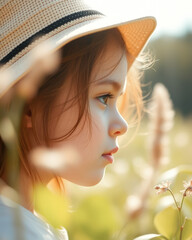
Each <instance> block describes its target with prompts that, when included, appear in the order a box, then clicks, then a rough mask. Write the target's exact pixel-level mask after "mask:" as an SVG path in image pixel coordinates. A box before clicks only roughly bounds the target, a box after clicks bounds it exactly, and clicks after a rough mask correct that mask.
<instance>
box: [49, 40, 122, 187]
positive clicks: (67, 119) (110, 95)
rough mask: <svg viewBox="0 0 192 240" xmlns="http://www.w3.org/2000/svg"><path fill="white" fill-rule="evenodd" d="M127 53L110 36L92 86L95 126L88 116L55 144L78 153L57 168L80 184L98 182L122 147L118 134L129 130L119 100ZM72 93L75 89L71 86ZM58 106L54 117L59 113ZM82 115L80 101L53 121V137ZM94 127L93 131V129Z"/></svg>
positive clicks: (62, 99)
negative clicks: (69, 134)
mask: <svg viewBox="0 0 192 240" xmlns="http://www.w3.org/2000/svg"><path fill="white" fill-rule="evenodd" d="M126 75H127V59H126V54H125V53H124V50H123V49H122V47H121V46H119V44H118V43H117V41H116V40H112V39H110V42H109V44H108V45H107V48H106V50H105V51H104V53H103V54H102V56H101V57H100V58H99V59H98V61H97V62H96V65H95V67H94V69H93V72H92V78H91V85H90V89H89V109H90V116H91V125H89V121H88V119H86V118H85V117H84V118H83V120H82V121H81V122H80V124H79V125H78V127H77V129H76V130H75V132H74V133H73V134H72V135H71V136H70V138H69V139H67V140H63V141H60V142H55V143H53V145H52V146H53V147H56V148H62V149H63V148H65V147H68V146H69V147H70V149H74V150H75V152H76V153H78V158H77V159H76V161H75V162H74V161H71V162H70V161H69V160H68V161H67V162H65V163H63V166H59V167H58V169H56V170H54V171H55V174H57V175H58V176H61V177H63V178H64V179H66V180H69V181H71V182H74V183H76V184H79V185H84V186H89V185H94V184H97V183H98V182H99V181H100V180H101V179H102V177H103V175H104V172H105V167H106V166H107V165H108V164H111V163H113V157H112V156H111V155H112V153H114V152H116V151H117V150H118V143H117V137H118V136H120V135H122V134H124V133H125V132H126V131H127V123H126V122H125V120H124V119H123V118H122V116H121V115H120V113H119V112H118V109H117V101H118V99H119V97H120V96H121V95H122V94H123V92H124V90H125V85H126ZM68 93H69V89H68V88H67V87H65V88H64V90H63V91H62V92H61V93H60V94H59V95H58V97H57V99H56V103H55V104H56V105H55V106H57V104H62V103H63V102H65V96H66V95H67V94H68ZM70 95H71V97H73V92H72V91H71V89H70ZM58 114H60V113H58V109H57V107H55V108H53V112H52V116H58ZM77 117H78V104H76V105H73V106H72V107H71V108H70V109H68V110H67V111H65V112H64V113H62V114H61V115H60V117H59V119H58V120H57V121H56V118H54V117H53V118H52V120H51V125H50V128H51V136H52V137H55V138H57V137H59V136H62V135H63V134H64V133H65V132H66V131H68V130H69V129H71V128H72V127H73V126H74V124H75V123H76V120H77ZM90 130H91V131H90Z"/></svg>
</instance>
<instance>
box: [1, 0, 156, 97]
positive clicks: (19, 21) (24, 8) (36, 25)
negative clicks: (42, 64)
mask: <svg viewBox="0 0 192 240" xmlns="http://www.w3.org/2000/svg"><path fill="white" fill-rule="evenodd" d="M155 26H156V21H155V19H154V18H152V17H148V18H142V19H136V20H131V21H129V20H124V21H122V20H121V21H120V20H118V21H117V20H115V19H110V18H108V17H106V16H104V15H103V14H101V13H99V12H97V11H95V10H94V9H92V8H91V7H90V6H87V5H86V4H84V3H83V1H81V0H43V1H42V0H1V1H0V64H4V65H3V67H2V69H8V70H10V71H11V73H12V79H10V82H9V84H8V85H7V86H6V87H5V89H1V90H0V95H1V93H2V92H3V91H5V90H6V89H8V88H9V87H10V86H11V85H13V84H14V83H15V82H16V81H18V79H19V78H21V77H22V76H23V75H24V74H25V73H26V72H27V70H28V69H29V68H30V62H29V61H28V56H29V53H30V51H31V50H32V48H33V47H34V46H35V45H36V44H37V43H38V42H39V41H42V40H46V39H50V40H52V41H53V43H54V44H53V49H54V50H56V49H58V48H60V47H62V46H63V45H64V44H66V43H67V42H69V41H72V40H74V39H77V38H79V37H81V36H85V35H87V34H91V33H94V32H98V31H103V30H105V29H109V28H114V27H117V28H118V29H119V30H120V32H121V34H122V37H123V38H124V41H125V43H126V47H127V49H128V51H129V53H130V56H131V58H130V62H129V66H130V65H131V64H132V62H133V61H134V59H135V58H136V57H137V56H138V54H139V53H140V51H141V50H142V48H143V47H144V45H145V44H146V42H147V40H148V38H149V37H150V35H151V34H152V32H153V31H154V29H155Z"/></svg>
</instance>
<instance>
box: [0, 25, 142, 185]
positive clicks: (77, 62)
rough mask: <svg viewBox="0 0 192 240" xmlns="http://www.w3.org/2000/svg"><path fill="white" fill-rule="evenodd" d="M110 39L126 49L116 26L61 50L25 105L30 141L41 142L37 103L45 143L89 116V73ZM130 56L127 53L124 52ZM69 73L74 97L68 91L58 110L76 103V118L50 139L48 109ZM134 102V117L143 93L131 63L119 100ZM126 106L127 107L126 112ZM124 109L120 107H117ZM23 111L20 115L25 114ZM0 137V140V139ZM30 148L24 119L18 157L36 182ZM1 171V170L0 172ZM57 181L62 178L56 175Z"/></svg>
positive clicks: (47, 143)
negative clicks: (54, 67)
mask: <svg viewBox="0 0 192 240" xmlns="http://www.w3.org/2000/svg"><path fill="white" fill-rule="evenodd" d="M111 38H116V39H117V40H118V42H119V44H120V45H121V47H122V48H124V49H126V48H125V46H124V41H123V39H122V37H121V35H120V33H119V31H118V30H117V29H111V30H106V31H102V32H99V33H94V34H91V35H88V36H86V37H82V38H79V39H77V40H74V41H72V42H70V43H68V44H67V45H66V46H64V47H63V48H62V49H61V55H62V61H61V64H60V67H59V68H58V70H57V72H55V73H53V74H51V75H49V76H46V79H45V81H44V82H43V84H42V86H41V87H40V88H39V90H38V93H37V95H36V96H35V98H34V99H33V100H32V101H31V102H30V103H29V104H27V105H26V107H25V111H24V114H29V115H31V116H32V124H33V141H34V142H35V144H36V145H41V144H42V142H41V140H40V138H39V133H38V131H37V129H38V128H37V125H38V124H39V123H38V122H37V120H36V119H37V118H36V116H37V113H38V111H39V106H41V108H42V109H43V112H42V123H41V125H42V131H43V138H44V139H43V142H44V144H45V145H47V146H49V144H50V141H61V140H63V139H67V138H69V137H70V136H71V134H72V133H73V132H74V131H75V129H76V128H77V126H78V124H79V123H80V121H81V120H82V117H83V116H84V114H86V116H87V117H88V119H89V121H90V117H89V106H88V91H89V86H90V76H91V73H92V70H93V67H94V64H95V62H96V60H97V59H98V58H99V56H100V55H101V53H102V52H103V51H104V49H105V47H106V45H107V42H108V41H109V40H110V39H111ZM127 57H128V59H129V55H128V53H127ZM69 76H70V79H71V81H70V88H72V87H73V88H74V87H75V93H76V95H75V97H74V98H70V91H69V94H68V96H66V101H65V102H64V103H63V105H62V106H60V107H61V111H66V110H67V109H68V108H70V106H72V105H73V104H75V103H77V104H78V106H79V113H78V119H77V121H76V123H75V125H74V126H73V128H72V129H70V131H69V132H67V133H66V134H65V135H63V136H61V137H59V138H57V139H51V138H50V136H49V128H48V119H49V117H50V113H51V108H52V105H53V103H54V100H55V98H56V97H57V94H58V91H61V90H62V88H63V87H65V84H66V79H67V78H68V77H69ZM127 101H128V102H129V103H134V104H136V109H137V110H136V112H137V116H139V117H140V110H141V106H142V94H141V89H140V84H139V75H138V73H137V71H136V70H135V68H134V66H132V67H131V69H130V71H129V74H128V84H127V92H126V94H125V97H124V99H123V101H122V105H121V106H123V105H125V102H127ZM127 110H128V109H126V111H127ZM120 111H123V108H122V107H121V108H120ZM24 114H23V116H24ZM0 140H1V139H0ZM1 146H3V143H1V141H0V150H1V149H3V148H2V147H1ZM30 150H31V143H30V142H29V138H28V136H27V134H26V128H25V127H24V118H23V119H22V122H21V132H20V159H21V164H22V165H23V167H24V169H25V171H26V172H27V174H28V175H29V176H30V177H31V179H32V181H33V182H35V181H36V180H37V179H38V180H39V176H38V174H37V172H36V171H35V169H34V168H33V169H32V168H31V166H30V164H29V161H27V159H28V158H27V156H28V153H29V152H30ZM3 162H4V159H3V151H1V152H0V170H1V171H2V168H3V165H4V164H3ZM1 171H0V173H1ZM58 183H61V181H60V180H59V178H58Z"/></svg>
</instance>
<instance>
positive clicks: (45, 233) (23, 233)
mask: <svg viewBox="0 0 192 240" xmlns="http://www.w3.org/2000/svg"><path fill="white" fill-rule="evenodd" d="M0 239H7V240H14V239H27V240H34V239H35V240H40V239H46V240H68V237H67V233H66V230H65V231H62V232H60V231H58V230H55V229H53V228H52V227H51V226H49V225H48V224H47V223H45V222H44V221H42V220H40V219H39V218H37V217H36V216H35V215H33V214H32V213H31V212H29V211H28V210H26V209H25V208H23V207H21V206H19V205H17V204H14V203H13V202H12V201H11V200H9V199H7V198H5V197H2V196H0Z"/></svg>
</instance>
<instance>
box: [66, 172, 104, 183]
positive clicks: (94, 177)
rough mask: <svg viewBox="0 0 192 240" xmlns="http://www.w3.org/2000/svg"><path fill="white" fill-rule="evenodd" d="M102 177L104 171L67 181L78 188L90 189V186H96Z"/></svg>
mask: <svg viewBox="0 0 192 240" xmlns="http://www.w3.org/2000/svg"><path fill="white" fill-rule="evenodd" d="M104 175H105V169H104V170H102V171H99V172H97V173H95V174H91V175H89V176H84V177H83V178H81V179H68V181H70V182H73V183H75V184H77V185H80V186H84V187H91V186H95V185H97V184H98V183H99V182H100V181H101V180H102V179H103V177H104Z"/></svg>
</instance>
